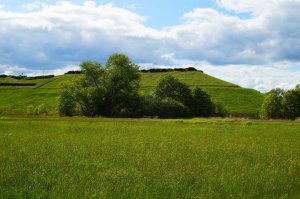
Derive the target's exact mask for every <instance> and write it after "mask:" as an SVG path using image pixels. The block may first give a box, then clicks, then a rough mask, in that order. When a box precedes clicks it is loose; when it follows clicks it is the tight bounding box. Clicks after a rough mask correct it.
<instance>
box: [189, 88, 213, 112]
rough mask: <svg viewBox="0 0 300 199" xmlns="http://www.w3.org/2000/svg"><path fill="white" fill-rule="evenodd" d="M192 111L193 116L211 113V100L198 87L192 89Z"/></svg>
mask: <svg viewBox="0 0 300 199" xmlns="http://www.w3.org/2000/svg"><path fill="white" fill-rule="evenodd" d="M192 94H193V104H192V111H193V115H194V116H204V117H207V116H210V115H212V114H213V109H214V106H213V102H212V101H211V99H210V96H209V95H208V94H207V93H206V92H204V91H203V90H201V89H200V88H195V89H193V93H192Z"/></svg>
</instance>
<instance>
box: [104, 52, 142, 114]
mask: <svg viewBox="0 0 300 199" xmlns="http://www.w3.org/2000/svg"><path fill="white" fill-rule="evenodd" d="M103 82H104V83H103V84H104V87H105V89H106V95H105V102H104V107H103V109H104V115H105V116H117V115H120V114H121V112H123V110H129V109H134V107H135V104H137V103H139V102H138V100H139V94H138V90H139V82H140V74H139V70H138V66H137V65H135V64H133V63H132V62H131V60H130V59H129V58H128V57H127V56H126V55H123V54H112V55H111V56H110V57H109V58H108V60H107V62H106V69H105V73H104V78H103ZM136 101H137V102H136Z"/></svg>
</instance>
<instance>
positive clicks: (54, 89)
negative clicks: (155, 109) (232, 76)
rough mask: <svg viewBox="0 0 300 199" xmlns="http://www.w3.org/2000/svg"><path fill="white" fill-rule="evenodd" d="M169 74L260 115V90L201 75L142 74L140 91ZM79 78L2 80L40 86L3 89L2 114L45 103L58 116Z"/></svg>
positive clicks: (235, 108)
mask: <svg viewBox="0 0 300 199" xmlns="http://www.w3.org/2000/svg"><path fill="white" fill-rule="evenodd" d="M168 74H171V75H173V76H175V77H176V78H178V79H180V80H181V81H182V82H184V83H186V84H187V85H189V86H190V87H192V88H193V87H201V88H203V89H204V90H205V91H206V92H207V93H208V94H209V95H211V97H212V99H213V101H215V102H218V103H221V104H223V105H224V107H225V108H226V109H227V111H228V112H229V113H230V114H238V115H239V114H241V115H257V114H258V112H259V109H260V106H261V104H262V101H263V98H264V96H263V94H262V93H260V92H258V91H256V90H253V89H246V88H241V87H238V86H237V85H235V84H232V83H229V82H226V81H223V80H220V79H217V78H214V77H212V76H209V75H207V74H204V73H201V72H167V73H141V83H140V85H141V88H140V92H141V93H142V94H149V93H151V92H152V91H153V89H154V88H155V86H156V85H157V83H158V81H159V80H160V79H161V78H162V77H163V76H165V75H168ZM79 77H80V75H63V76H56V77H54V78H49V79H40V80H15V79H12V78H0V83H36V86H0V114H1V113H2V114H3V113H4V114H17V115H18V114H26V108H27V106H30V105H33V106H38V105H39V104H41V103H46V104H47V105H48V106H49V109H50V110H51V112H52V113H55V112H57V111H56V108H57V103H58V91H59V89H60V88H61V87H62V83H65V82H68V81H72V80H74V79H77V78H79Z"/></svg>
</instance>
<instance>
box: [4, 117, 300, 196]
mask: <svg viewBox="0 0 300 199" xmlns="http://www.w3.org/2000/svg"><path fill="white" fill-rule="evenodd" d="M299 129H300V123H299V122H297V121H295V122H291V121H263V120H261V121H259V120H238V119H186V120H158V119H157V120H156V119H104V118H81V117H78V118H76V117H74V118H61V117H31V118H30V117H28V118H25V117H24V118H23V117H1V118H0V198H272V199H273V198H295V199H296V198H300V173H299V171H300V148H299V146H300V130H299Z"/></svg>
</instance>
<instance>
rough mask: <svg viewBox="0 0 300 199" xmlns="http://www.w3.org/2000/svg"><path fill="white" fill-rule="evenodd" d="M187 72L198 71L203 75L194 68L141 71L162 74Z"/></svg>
mask: <svg viewBox="0 0 300 199" xmlns="http://www.w3.org/2000/svg"><path fill="white" fill-rule="evenodd" d="M174 71H177V72H188V71H199V72H201V73H203V71H202V70H197V69H196V68H194V67H188V68H151V69H148V70H146V69H143V70H141V72H144V73H145V72H150V73H163V72H174Z"/></svg>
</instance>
